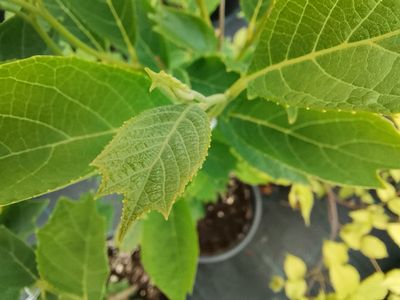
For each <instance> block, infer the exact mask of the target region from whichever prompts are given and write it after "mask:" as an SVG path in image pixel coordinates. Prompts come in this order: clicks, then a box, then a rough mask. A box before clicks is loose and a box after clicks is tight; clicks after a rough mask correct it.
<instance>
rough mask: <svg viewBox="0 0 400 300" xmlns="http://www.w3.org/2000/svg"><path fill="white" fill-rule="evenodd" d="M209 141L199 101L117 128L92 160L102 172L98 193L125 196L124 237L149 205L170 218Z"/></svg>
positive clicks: (145, 115)
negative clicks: (113, 136)
mask: <svg viewBox="0 0 400 300" xmlns="http://www.w3.org/2000/svg"><path fill="white" fill-rule="evenodd" d="M209 145H210V124H209V121H208V117H207V115H206V114H205V112H204V111H202V110H201V109H200V107H199V106H197V105H170V106H164V107H158V108H154V109H151V110H148V111H145V112H143V113H141V114H140V115H139V116H137V117H135V118H133V119H132V120H130V121H128V122H127V123H126V124H125V125H124V126H123V127H122V128H121V130H119V132H118V134H117V135H116V136H115V138H114V139H113V140H112V142H111V143H110V144H108V146H107V147H106V148H105V149H104V151H103V152H102V153H101V154H100V155H99V156H98V157H97V158H96V160H95V161H94V162H93V165H95V166H96V167H98V168H99V170H100V173H101V174H102V175H103V179H102V183H101V186H100V189H99V194H100V195H107V194H111V193H119V194H123V195H124V197H125V199H124V209H123V213H122V222H121V226H120V238H121V237H123V235H124V234H125V233H126V231H127V229H128V227H129V225H130V224H131V223H132V222H133V221H134V220H136V219H138V218H139V217H141V216H142V215H143V214H145V213H146V212H148V211H149V210H158V211H160V212H161V213H162V214H163V215H164V216H165V218H167V217H168V215H169V212H170V210H171V207H172V205H173V203H174V201H175V200H176V198H177V197H178V196H179V195H180V194H181V193H182V192H183V190H184V188H185V186H186V184H187V183H188V182H189V180H190V179H191V178H192V177H193V175H194V174H196V172H197V170H198V169H199V168H200V166H201V165H202V163H203V161H204V159H205V157H206V155H207V150H208V147H209Z"/></svg>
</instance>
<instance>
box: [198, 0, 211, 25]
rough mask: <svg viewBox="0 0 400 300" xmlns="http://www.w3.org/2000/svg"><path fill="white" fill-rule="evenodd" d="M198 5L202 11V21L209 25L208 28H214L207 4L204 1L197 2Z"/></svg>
mask: <svg viewBox="0 0 400 300" xmlns="http://www.w3.org/2000/svg"><path fill="white" fill-rule="evenodd" d="M196 3H197V6H198V7H199V9H200V15H201V17H202V19H203V20H204V22H206V23H207V25H208V26H210V27H212V24H211V20H210V16H209V12H208V8H207V5H206V2H205V1H204V0H196Z"/></svg>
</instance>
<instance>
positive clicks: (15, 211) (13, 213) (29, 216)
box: [0, 199, 49, 240]
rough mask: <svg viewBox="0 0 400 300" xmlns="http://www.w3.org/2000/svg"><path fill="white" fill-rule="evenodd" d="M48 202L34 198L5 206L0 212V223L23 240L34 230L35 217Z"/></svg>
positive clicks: (36, 217)
mask: <svg viewBox="0 0 400 300" xmlns="http://www.w3.org/2000/svg"><path fill="white" fill-rule="evenodd" d="M48 203H49V201H47V200H43V199H41V200H37V199H35V200H32V201H25V202H20V203H16V204H13V205H10V206H6V207H4V208H3V210H2V211H1V212H0V224H2V225H4V226H6V227H7V228H8V229H9V230H11V231H12V232H13V233H14V234H16V235H18V236H19V237H20V238H21V239H23V240H25V239H26V238H27V237H28V236H29V235H30V234H32V233H33V232H34V231H35V229H36V222H37V219H38V217H39V216H40V214H41V213H42V212H43V210H44V209H45V207H46V206H47V205H48Z"/></svg>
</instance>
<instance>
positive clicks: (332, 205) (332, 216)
mask: <svg viewBox="0 0 400 300" xmlns="http://www.w3.org/2000/svg"><path fill="white" fill-rule="evenodd" d="M325 189H326V194H327V198H328V217H329V223H330V226H331V234H330V236H329V239H331V240H335V239H336V237H337V235H338V232H339V227H340V226H339V216H338V211H337V203H336V195H335V193H334V192H333V191H332V189H331V187H330V186H328V185H325Z"/></svg>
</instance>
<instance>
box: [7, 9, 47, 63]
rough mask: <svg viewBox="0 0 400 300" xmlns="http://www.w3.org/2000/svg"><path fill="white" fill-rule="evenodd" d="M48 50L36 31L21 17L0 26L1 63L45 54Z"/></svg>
mask: <svg viewBox="0 0 400 300" xmlns="http://www.w3.org/2000/svg"><path fill="white" fill-rule="evenodd" d="M46 49H47V46H46V44H45V43H44V42H43V40H42V39H41V37H40V36H39V34H38V33H37V32H36V31H35V29H34V28H33V27H32V26H31V25H30V24H29V23H27V22H26V21H24V20H23V19H22V18H20V17H17V16H15V17H12V18H10V19H8V20H7V21H5V22H3V23H1V24H0V61H1V60H9V59H18V58H26V57H30V56H33V55H37V54H43V53H44V52H45V50H46Z"/></svg>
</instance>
